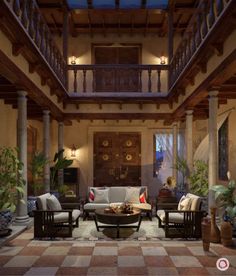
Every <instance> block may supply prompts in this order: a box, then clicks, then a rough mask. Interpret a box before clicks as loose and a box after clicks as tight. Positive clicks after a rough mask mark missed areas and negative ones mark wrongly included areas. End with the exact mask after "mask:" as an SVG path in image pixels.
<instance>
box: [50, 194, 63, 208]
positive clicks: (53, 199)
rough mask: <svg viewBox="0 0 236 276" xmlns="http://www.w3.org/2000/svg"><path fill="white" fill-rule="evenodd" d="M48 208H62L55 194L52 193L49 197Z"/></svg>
mask: <svg viewBox="0 0 236 276" xmlns="http://www.w3.org/2000/svg"><path fill="white" fill-rule="evenodd" d="M47 208H48V209H49V210H50V211H57V210H62V208H61V203H60V202H59V200H58V199H57V198H56V197H55V196H54V195H51V196H50V197H49V198H47Z"/></svg>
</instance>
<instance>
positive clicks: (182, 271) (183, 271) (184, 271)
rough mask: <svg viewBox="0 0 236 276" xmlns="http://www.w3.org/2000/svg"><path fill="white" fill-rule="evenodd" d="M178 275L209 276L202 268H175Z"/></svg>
mask: <svg viewBox="0 0 236 276" xmlns="http://www.w3.org/2000/svg"><path fill="white" fill-rule="evenodd" d="M177 270H178V273H179V275H185V276H186V275H192V276H194V275H198V276H200V275H209V273H208V271H207V270H206V268H204V267H194V268H191V267H179V268H177Z"/></svg>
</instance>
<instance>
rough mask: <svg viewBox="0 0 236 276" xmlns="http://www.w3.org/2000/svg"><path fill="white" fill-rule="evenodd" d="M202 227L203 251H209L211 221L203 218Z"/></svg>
mask: <svg viewBox="0 0 236 276" xmlns="http://www.w3.org/2000/svg"><path fill="white" fill-rule="evenodd" d="M201 227H202V246H203V250H204V251H209V248H210V240H211V221H210V219H209V218H207V217H205V218H203V220H202V223H201Z"/></svg>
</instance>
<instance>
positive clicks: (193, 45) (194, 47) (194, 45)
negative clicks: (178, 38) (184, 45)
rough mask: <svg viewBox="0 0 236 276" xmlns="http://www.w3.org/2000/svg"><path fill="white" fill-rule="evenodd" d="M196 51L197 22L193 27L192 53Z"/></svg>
mask: <svg viewBox="0 0 236 276" xmlns="http://www.w3.org/2000/svg"><path fill="white" fill-rule="evenodd" d="M195 51H196V41H195V24H194V25H193V27H192V49H191V52H192V55H193V54H194V53H195Z"/></svg>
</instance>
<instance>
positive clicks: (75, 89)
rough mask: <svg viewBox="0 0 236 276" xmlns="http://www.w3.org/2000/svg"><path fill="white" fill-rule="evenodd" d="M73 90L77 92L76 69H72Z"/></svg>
mask: <svg viewBox="0 0 236 276" xmlns="http://www.w3.org/2000/svg"><path fill="white" fill-rule="evenodd" d="M74 92H75V93H77V70H76V69H74Z"/></svg>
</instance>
